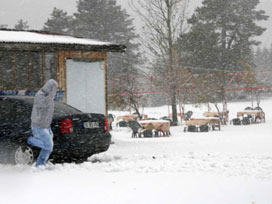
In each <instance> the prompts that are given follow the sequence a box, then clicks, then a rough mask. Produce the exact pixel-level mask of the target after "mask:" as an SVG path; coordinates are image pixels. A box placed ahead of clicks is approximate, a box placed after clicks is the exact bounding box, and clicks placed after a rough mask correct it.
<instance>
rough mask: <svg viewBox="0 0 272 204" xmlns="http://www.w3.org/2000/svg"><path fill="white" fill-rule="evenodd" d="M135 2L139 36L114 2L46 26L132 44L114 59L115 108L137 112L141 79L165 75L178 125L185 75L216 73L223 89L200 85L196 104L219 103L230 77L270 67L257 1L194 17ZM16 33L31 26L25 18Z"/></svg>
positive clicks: (59, 14) (177, 8) (173, 2)
mask: <svg viewBox="0 0 272 204" xmlns="http://www.w3.org/2000/svg"><path fill="white" fill-rule="evenodd" d="M129 1H130V5H131V7H132V8H133V10H134V11H135V13H136V14H137V15H138V16H139V17H140V18H141V19H142V23H143V25H142V31H141V35H138V34H136V30H135V26H134V24H133V19H132V17H131V16H130V15H129V14H128V13H127V11H126V10H125V9H122V8H121V7H120V6H119V5H117V3H116V1H115V0H79V1H78V2H77V11H76V12H75V13H73V14H72V15H68V14H67V12H65V11H63V10H61V9H58V8H54V9H53V11H52V13H51V14H50V17H49V18H48V20H47V21H46V22H45V23H44V27H43V30H46V31H51V32H55V33H63V34H68V35H73V36H79V37H84V38H90V39H98V40H101V41H111V42H114V43H119V44H124V45H126V46H127V50H126V53H121V54H117V53H115V54H109V58H108V71H109V73H108V74H109V78H122V79H124V80H123V82H122V83H123V86H122V88H120V89H113V85H112V84H108V85H109V89H110V92H111V93H113V94H112V95H111V96H109V102H110V107H122V108H126V107H128V106H130V105H131V106H132V108H133V109H135V110H136V112H138V113H139V110H138V108H137V103H138V102H139V101H142V100H147V99H146V97H145V96H143V95H136V94H135V91H136V90H138V88H139V87H138V83H137V80H135V78H137V77H138V76H143V75H154V76H156V75H160V76H163V77H162V78H160V81H158V82H156V83H155V85H156V86H158V87H160V88H161V90H164V91H165V92H167V93H168V97H169V101H170V105H171V107H172V113H173V114H172V115H173V122H174V124H175V123H177V103H178V98H180V97H181V98H183V100H186V98H188V95H186V94H184V93H180V90H178V86H179V84H180V83H182V82H181V79H182V77H184V76H185V75H186V74H187V75H189V74H202V73H214V74H218V76H220V77H219V78H218V80H217V81H220V80H221V81H220V83H218V84H217V83H214V84H213V81H211V83H204V84H201V83H200V86H199V87H200V88H199V90H198V94H197V95H196V96H195V98H196V99H197V100H195V102H196V103H202V102H204V103H205V102H212V103H218V102H222V101H224V99H225V98H226V97H227V94H226V91H225V89H224V86H225V84H226V79H225V78H224V76H225V75H224V73H227V72H236V71H245V70H248V69H250V70H252V71H254V70H256V67H258V69H259V68H261V67H267V68H268V66H269V67H271V64H272V63H271V49H263V50H262V49H261V48H258V49H257V50H256V47H257V46H259V45H260V42H258V41H256V40H255V37H256V36H260V35H262V33H263V32H264V31H265V28H263V27H261V26H259V25H258V22H260V21H263V20H267V19H268V16H267V15H266V14H265V12H264V11H263V10H258V9H257V6H258V5H259V3H260V2H259V0H228V1H226V0H203V1H202V5H200V6H199V7H197V8H196V9H195V11H194V13H193V14H192V15H191V16H188V11H187V9H188V6H189V3H190V0H149V1H145V0H137V1H135V0H129ZM4 26H5V25H4ZM2 27H3V25H2ZM15 27H16V29H28V28H29V26H28V24H27V22H26V21H23V20H20V21H19V22H18V24H17V25H16V26H15ZM253 50H256V52H254V51H253ZM265 63H266V64H265ZM220 74H221V75H220ZM132 78H133V79H132ZM124 92H126V95H125V96H124V95H122V93H124ZM203 96H205V97H203ZM151 98H153V100H155V101H156V100H157V99H156V97H154V96H152V97H151Z"/></svg>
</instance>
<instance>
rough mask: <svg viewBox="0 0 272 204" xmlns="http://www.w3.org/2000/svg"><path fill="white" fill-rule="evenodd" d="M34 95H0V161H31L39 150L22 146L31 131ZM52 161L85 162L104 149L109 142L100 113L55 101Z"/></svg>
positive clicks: (108, 134) (106, 127) (19, 162)
mask: <svg viewBox="0 0 272 204" xmlns="http://www.w3.org/2000/svg"><path fill="white" fill-rule="evenodd" d="M33 102H34V97H29V96H0V162H1V163H13V164H32V163H33V162H34V161H35V159H36V158H37V156H38V153H39V149H38V148H35V147H32V146H29V145H26V140H27V138H28V137H29V136H30V135H32V132H31V119H30V118H31V111H32V106H33ZM51 128H52V131H53V133H54V149H53V152H52V154H51V155H50V158H49V159H50V160H51V161H52V162H53V163H64V162H76V163H80V162H83V161H86V160H87V158H88V157H90V156H91V155H93V154H95V153H100V152H104V151H106V150H107V149H108V148H109V146H110V143H111V135H110V133H109V127H108V122H107V119H106V118H105V116H104V115H103V114H93V113H89V114H87V113H82V112H81V111H79V110H77V109H75V108H73V107H71V106H69V105H67V104H64V103H62V102H59V101H55V110H54V116H53V121H52V124H51Z"/></svg>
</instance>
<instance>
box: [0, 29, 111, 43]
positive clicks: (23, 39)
mask: <svg viewBox="0 0 272 204" xmlns="http://www.w3.org/2000/svg"><path fill="white" fill-rule="evenodd" d="M0 42H3V43H42V44H52V43H53V44H80V45H111V44H112V43H109V42H101V41H97V40H91V39H86V38H78V37H71V36H67V35H61V34H52V33H48V32H43V31H16V30H0Z"/></svg>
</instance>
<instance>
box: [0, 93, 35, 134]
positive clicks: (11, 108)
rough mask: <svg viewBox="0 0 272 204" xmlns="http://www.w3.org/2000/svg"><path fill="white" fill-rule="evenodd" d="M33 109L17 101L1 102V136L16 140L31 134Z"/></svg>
mask: <svg viewBox="0 0 272 204" xmlns="http://www.w3.org/2000/svg"><path fill="white" fill-rule="evenodd" d="M30 114H31V109H30V108H29V107H27V106H25V105H24V104H22V103H20V102H19V101H16V100H9V99H5V98H2V100H0V135H1V136H2V137H4V138H8V139H14V138H15V137H20V136H24V135H30V134H31V126H30Z"/></svg>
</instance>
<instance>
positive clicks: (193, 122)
mask: <svg viewBox="0 0 272 204" xmlns="http://www.w3.org/2000/svg"><path fill="white" fill-rule="evenodd" d="M185 125H186V126H202V125H211V127H212V130H215V128H218V130H220V129H221V127H220V118H219V117H199V118H191V119H190V120H187V121H186V122H185Z"/></svg>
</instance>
